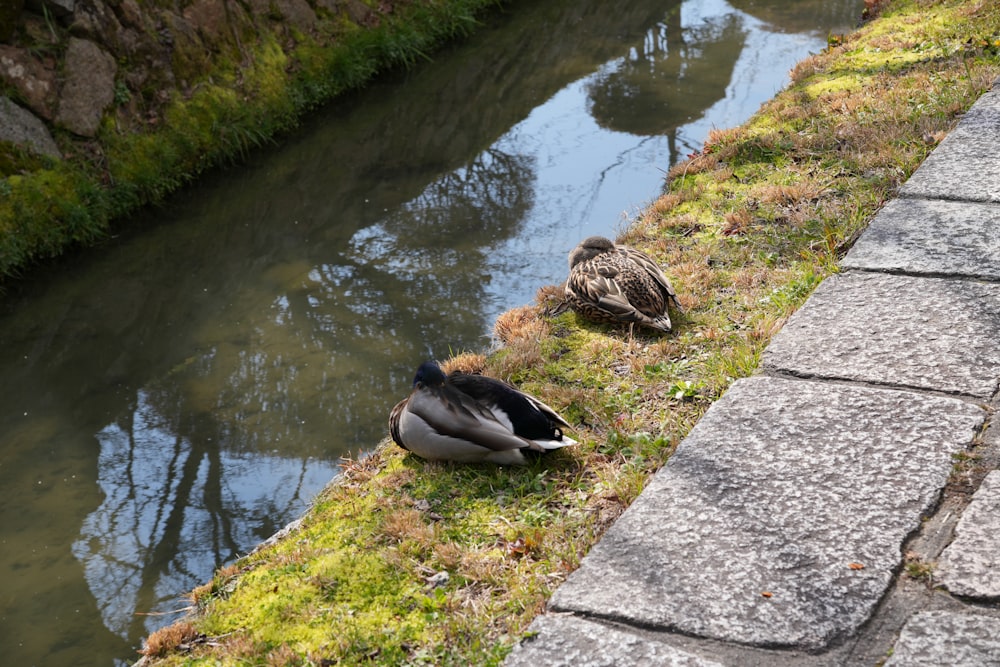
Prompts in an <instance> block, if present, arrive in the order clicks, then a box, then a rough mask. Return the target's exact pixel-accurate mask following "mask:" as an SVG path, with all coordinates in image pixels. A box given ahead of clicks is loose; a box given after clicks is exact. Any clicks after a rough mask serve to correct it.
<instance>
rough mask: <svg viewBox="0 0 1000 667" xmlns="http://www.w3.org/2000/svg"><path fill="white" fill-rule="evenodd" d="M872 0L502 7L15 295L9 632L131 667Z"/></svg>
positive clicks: (1, 333)
mask: <svg viewBox="0 0 1000 667" xmlns="http://www.w3.org/2000/svg"><path fill="white" fill-rule="evenodd" d="M860 10H861V0H730V1H729V2H725V1H724V0H687V1H685V2H680V1H679V0H658V1H651V0H622V1H621V2H614V3H609V2H602V1H601V0H572V1H570V0H550V1H549V2H545V3H530V2H527V1H525V0H521V1H517V2H512V3H509V4H507V5H506V6H505V9H504V10H503V11H502V12H500V13H498V14H497V15H495V16H493V17H492V18H491V19H490V20H489V21H488V23H487V25H486V26H485V27H484V28H483V29H482V30H481V31H480V32H478V33H477V34H476V35H475V36H474V37H472V38H471V39H470V40H469V41H468V43H465V44H461V45H456V46H454V47H452V48H450V49H448V50H446V51H445V52H443V53H440V54H437V55H435V57H434V59H433V61H431V62H427V63H422V64H420V65H419V66H417V67H414V68H412V69H410V70H409V71H406V72H398V73H395V74H392V75H389V76H386V77H384V78H382V79H380V80H379V81H378V82H376V83H374V84H373V85H371V86H370V87H368V88H367V89H366V90H364V91H362V92H360V93H357V94H354V95H351V96H349V98H348V99H345V100H342V101H339V102H337V103H335V104H332V105H330V106H329V107H327V108H325V109H324V110H322V111H320V112H319V113H316V114H315V115H314V116H313V117H311V118H310V119H309V120H308V122H307V123H306V124H305V126H304V127H302V128H301V130H300V131H299V132H297V133H296V134H295V135H293V136H290V137H285V138H283V139H282V140H281V142H280V145H275V146H270V147H267V148H266V149H264V150H259V151H256V152H254V153H253V154H252V155H250V156H249V158H248V161H247V163H246V164H241V165H239V166H235V167H232V168H230V169H228V170H225V171H222V172H220V173H214V174H211V175H209V176H207V177H205V178H204V179H202V180H201V181H200V182H199V183H198V184H197V185H195V186H193V187H190V188H187V189H185V190H184V191H183V192H180V193H178V194H176V195H175V196H174V197H172V198H171V199H170V200H168V201H167V202H165V203H164V204H163V205H162V206H160V207H158V208H156V209H150V210H145V211H142V212H140V213H138V214H136V216H135V219H134V220H132V221H131V222H129V223H128V224H127V225H125V226H124V229H125V230H126V231H124V232H122V233H121V234H120V235H118V236H116V237H114V238H111V239H109V240H108V241H106V242H105V243H104V244H103V245H102V246H100V247H98V248H96V249H91V250H88V251H86V252H83V253H80V254H78V255H76V256H74V257H71V258H68V259H66V260H65V261H61V262H60V263H59V265H58V267H57V268H54V269H53V268H51V267H47V268H45V269H44V270H40V271H36V272H34V273H33V274H31V275H30V276H29V277H28V279H27V280H25V281H24V282H23V283H21V284H18V285H13V286H11V288H10V290H9V291H8V293H7V294H6V295H4V296H3V297H2V298H0V368H2V369H3V382H2V384H0V438H2V446H0V526H2V529H0V531H2V532H0V571H2V572H3V576H2V577H0V647H2V650H3V660H2V661H3V662H4V663H5V664H11V665H21V666H28V665H39V666H42V665H44V666H52V665H55V666H61V665H73V666H75V667H80V666H84V665H101V666H104V667H107V666H109V665H126V664H130V663H131V662H132V661H133V660H135V659H136V658H137V653H136V650H137V649H138V648H139V647H140V644H141V640H142V638H143V637H144V636H145V635H147V634H148V633H149V632H151V631H153V630H155V629H157V628H158V627H161V626H163V625H165V624H167V623H169V622H171V621H172V620H174V619H176V618H177V613H176V612H177V611H178V610H180V609H183V608H184V607H185V606H186V604H187V603H186V601H185V599H184V595H185V593H186V592H187V591H189V590H190V589H191V588H193V587H195V586H197V585H199V584H201V583H203V582H205V581H207V580H208V579H209V578H210V577H211V574H212V572H213V570H214V569H215V568H216V567H218V566H220V565H222V564H225V563H227V562H231V561H233V560H234V559H236V558H237V557H238V556H240V555H241V554H245V553H246V552H247V551H248V550H250V549H251V548H252V547H253V546H254V545H255V544H257V543H258V542H259V541H261V540H263V539H265V538H267V537H268V536H269V535H271V534H272V533H273V532H274V531H275V530H277V529H278V528H280V527H281V526H282V525H284V524H285V523H287V522H288V521H290V520H292V519H294V518H296V517H297V516H299V515H300V514H301V513H302V512H303V511H304V510H305V509H306V508H307V506H308V504H309V502H310V499H311V498H312V497H313V496H314V495H315V494H316V493H317V492H318V491H319V490H320V489H321V488H322V487H323V486H324V485H325V484H326V483H327V482H328V481H329V480H330V479H331V478H333V477H334V476H335V475H336V474H337V471H338V466H339V464H340V462H341V460H342V458H341V457H357V456H361V455H363V454H364V452H366V451H368V450H370V449H371V448H372V447H373V446H374V445H375V444H376V443H377V442H378V441H379V440H380V439H381V438H383V437H384V436H385V435H386V433H387V427H386V419H387V416H388V412H389V409H390V408H391V406H392V405H393V404H394V403H395V402H396V401H397V400H399V399H400V398H402V397H403V396H404V395H406V393H407V392H408V390H409V385H410V382H411V378H412V375H413V372H414V369H415V368H416V366H417V364H418V363H419V362H420V361H421V360H424V359H427V358H438V359H441V358H445V357H447V356H448V355H450V354H451V353H454V352H459V351H463V350H482V349H484V348H486V347H487V346H489V345H490V343H491V341H490V331H491V328H492V323H493V320H494V318H495V317H496V315H497V314H499V313H500V312H502V311H504V310H506V309H508V308H511V307H514V306H519V305H523V304H527V303H530V302H532V300H533V297H534V294H535V292H536V290H537V289H538V287H540V286H542V285H548V284H556V283H559V282H561V281H562V280H563V278H564V277H565V271H566V259H565V258H566V254H567V252H568V251H569V250H570V249H571V248H572V247H573V246H574V245H575V244H576V243H577V242H578V241H579V240H580V239H581V238H583V237H585V236H588V235H591V234H604V235H607V236H612V237H613V236H614V235H615V234H616V233H617V232H618V231H620V230H621V229H622V228H623V227H624V226H625V225H626V224H627V222H628V220H629V219H630V217H631V216H633V215H634V214H635V213H636V212H637V211H638V210H639V208H640V207H641V206H643V204H645V203H646V202H649V201H650V200H652V199H653V198H655V197H656V196H657V194H658V193H659V192H660V191H661V188H662V186H663V177H664V173H665V172H666V170H667V169H668V168H669V167H670V166H671V165H672V164H674V163H675V162H677V161H678V160H679V159H681V158H683V157H684V156H685V155H686V154H688V153H691V152H694V151H696V150H698V149H699V148H700V147H701V144H702V142H703V140H704V138H705V136H706V134H707V133H708V131H709V130H710V129H712V128H726V127H731V126H734V125H737V124H739V123H741V122H742V121H744V120H745V119H746V118H748V117H749V116H750V115H751V114H752V113H753V112H754V111H755V110H756V109H757V108H758V107H759V106H760V104H761V103H762V102H764V101H765V100H767V99H768V98H770V97H771V96H773V94H774V93H775V92H776V91H777V90H779V89H780V88H781V87H783V86H784V85H785V84H786V82H787V72H788V70H789V69H790V68H791V67H792V66H793V65H794V64H795V63H796V62H798V61H799V60H801V59H802V58H804V57H806V56H807V55H809V54H810V53H815V52H818V51H819V50H821V49H822V48H823V47H824V46H825V44H826V37H827V34H828V33H830V32H835V33H838V32H846V31H848V30H850V29H851V28H852V27H853V25H854V23H855V21H856V18H857V17H858V16H859V15H860Z"/></svg>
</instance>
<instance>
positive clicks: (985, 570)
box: [935, 470, 1000, 600]
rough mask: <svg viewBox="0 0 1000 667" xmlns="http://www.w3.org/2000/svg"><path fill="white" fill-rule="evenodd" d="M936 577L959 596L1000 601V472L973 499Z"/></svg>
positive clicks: (948, 547) (947, 549)
mask: <svg viewBox="0 0 1000 667" xmlns="http://www.w3.org/2000/svg"><path fill="white" fill-rule="evenodd" d="M935 577H936V578H937V580H938V581H940V582H941V583H942V584H944V586H945V588H947V589H948V590H949V591H951V592H952V593H954V594H955V595H962V596H965V597H971V598H979V599H983V600H994V599H1000V471H996V470H995V471H993V472H991V473H990V474H989V475H987V476H986V479H984V480H983V483H982V484H981V485H980V487H979V489H977V490H976V493H975V494H974V495H973V496H972V502H971V503H969V506H968V507H967V508H966V509H965V511H964V512H963V513H962V518H961V519H960V520H959V522H958V526H957V527H956V528H955V539H954V540H952V542H951V544H949V545H948V546H947V547H946V548H945V550H944V552H943V553H942V554H941V558H940V559H939V560H938V568H937V571H936V572H935Z"/></svg>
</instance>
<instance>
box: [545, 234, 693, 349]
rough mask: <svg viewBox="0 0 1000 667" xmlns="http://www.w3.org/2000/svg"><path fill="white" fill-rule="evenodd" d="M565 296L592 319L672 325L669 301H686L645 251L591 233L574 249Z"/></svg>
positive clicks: (677, 304) (675, 303)
mask: <svg viewBox="0 0 1000 667" xmlns="http://www.w3.org/2000/svg"><path fill="white" fill-rule="evenodd" d="M565 293H566V301H567V302H568V303H569V305H570V306H571V307H572V308H573V310H575V311H577V312H578V313H580V314H581V315H583V316H584V317H586V318H587V319H591V320H595V321H597V322H610V323H613V324H620V323H623V322H627V323H635V324H640V325H642V326H645V327H649V328H651V329H656V330H657V331H670V329H671V324H670V316H669V314H668V313H667V306H668V305H671V306H673V307H674V308H676V309H677V310H678V311H679V312H683V311H682V310H681V304H680V302H678V301H677V294H676V293H675V292H674V288H673V287H671V286H670V281H669V280H668V279H667V277H666V276H665V275H664V274H663V271H662V270H661V269H660V267H659V266H658V265H657V264H656V262H654V261H653V259H652V258H651V257H649V256H648V255H646V254H645V253H643V252H641V251H639V250H636V249H634V248H629V247H627V246H621V245H615V244H614V243H612V242H611V241H610V240H608V239H606V238H604V237H603V236H591V237H590V238H587V239H584V240H583V241H581V242H580V245H578V246H577V247H576V248H574V249H573V251H572V252H571V253H570V254H569V279H568V280H567V281H566V289H565Z"/></svg>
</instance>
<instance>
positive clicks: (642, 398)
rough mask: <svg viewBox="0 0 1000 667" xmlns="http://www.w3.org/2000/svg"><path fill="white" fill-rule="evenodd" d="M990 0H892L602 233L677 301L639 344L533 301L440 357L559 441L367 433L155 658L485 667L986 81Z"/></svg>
mask: <svg viewBox="0 0 1000 667" xmlns="http://www.w3.org/2000/svg"><path fill="white" fill-rule="evenodd" d="M998 50H1000V6H997V3H994V2H990V1H986V0H964V1H959V0H944V1H940V2H937V1H931V0H896V1H892V2H889V3H887V4H886V5H885V7H884V8H883V11H882V14H881V16H879V17H878V18H876V19H875V20H873V21H872V22H870V23H868V24H867V25H865V26H864V27H863V28H861V29H860V30H858V31H857V32H855V33H853V34H850V35H847V36H843V37H839V38H836V39H831V45H830V48H828V49H827V50H826V51H825V52H823V53H822V54H819V55H817V56H814V57H812V58H810V59H808V60H806V61H804V62H802V63H800V64H799V65H798V66H797V67H796V68H795V70H794V71H793V74H792V78H793V83H792V85H791V86H790V87H789V88H788V89H787V90H785V91H784V92H782V93H780V94H779V95H777V96H776V97H775V98H774V99H773V100H772V101H771V102H769V103H768V104H766V105H764V106H763V107H762V109H761V111H760V112H759V113H758V114H757V115H755V116H754V118H752V119H751V120H750V121H749V122H747V123H746V124H745V125H743V126H741V127H739V128H733V129H727V130H720V131H715V132H713V133H712V134H711V135H710V136H709V137H708V138H707V140H706V142H705V146H704V148H703V150H702V151H700V152H699V153H698V154H696V155H693V156H691V157H690V158H689V159H688V160H686V161H685V162H683V163H681V164H679V165H677V166H676V167H674V168H672V169H671V170H670V172H669V174H668V179H669V189H668V192H667V193H666V194H665V195H663V196H662V197H661V198H660V199H659V200H658V201H657V202H655V203H654V204H653V205H652V206H650V207H649V208H648V209H647V210H646V211H644V212H643V213H642V214H641V215H640V216H639V217H638V219H636V220H635V221H634V223H633V224H632V225H631V226H630V228H629V229H628V230H627V232H626V233H625V234H624V236H623V238H622V239H621V240H623V241H625V242H628V243H631V244H633V245H636V246H637V247H640V248H642V249H644V250H647V251H649V252H650V253H652V254H653V255H655V256H657V257H658V258H660V259H661V260H663V261H664V262H665V263H666V264H667V265H668V266H669V271H668V272H669V274H670V276H671V277H672V279H673V280H674V285H675V287H676V288H677V291H678V294H679V295H680V298H681V301H682V303H683V304H684V306H685V308H686V311H687V314H686V315H685V316H683V317H680V318H678V322H677V323H676V325H677V326H676V333H675V334H673V335H669V336H663V337H651V336H647V335H646V334H644V333H639V332H630V331H628V330H627V329H621V328H614V327H605V326H599V325H592V324H589V323H586V322H584V321H582V320H580V319H579V318H578V317H577V316H575V315H573V314H571V313H564V314H561V315H558V316H552V315H549V314H547V313H548V312H549V309H550V308H551V307H552V306H554V305H555V303H556V302H557V300H558V298H557V293H558V291H557V290H555V289H554V288H552V287H542V289H540V290H539V298H538V303H537V304H533V305H526V306H524V307H522V308H519V309H516V310H513V311H510V312H508V313H505V314H504V315H503V316H501V317H500V318H499V319H498V321H497V323H496V331H497V334H498V337H499V338H501V339H502V340H503V341H504V343H505V345H504V346H503V347H502V348H501V349H499V350H497V351H495V352H492V353H490V354H489V355H481V354H478V353H475V352H470V353H467V354H462V355H458V356H456V357H455V358H453V359H451V360H448V364H447V365H448V366H451V367H462V368H465V369H473V370H482V371H483V372H485V373H488V374H490V375H494V376H497V377H503V378H507V379H510V380H511V381H513V382H515V383H516V384H518V385H520V386H521V387H523V388H525V389H527V390H529V391H531V392H533V393H535V394H537V395H538V396H540V397H541V398H542V399H543V400H544V401H545V402H546V403H548V404H549V405H552V406H553V407H555V408H556V409H558V410H559V411H560V412H561V413H562V414H563V415H564V416H565V417H567V419H568V420H569V421H570V422H571V423H572V424H573V425H574V427H575V430H574V432H573V433H572V435H573V436H574V437H575V438H577V439H578V440H580V441H581V444H580V445H579V446H577V447H575V448H571V449H568V450H561V451H559V452H557V453H555V454H553V455H551V456H549V457H547V458H545V459H542V460H540V461H536V462H533V463H532V464H530V465H528V466H525V467H523V468H518V469H508V468H497V467H494V466H486V465H484V466H469V465H445V464H433V463H425V462H423V461H421V460H419V459H417V458H415V457H413V456H410V455H407V454H406V453H405V452H403V451H402V450H400V449H399V448H397V447H396V446H395V445H393V444H391V443H383V444H382V445H381V446H380V447H379V448H378V449H377V451H376V452H375V453H374V454H373V455H372V456H370V457H368V458H365V459H364V460H360V461H355V462H351V463H349V464H348V465H347V466H346V470H345V472H344V474H343V476H342V477H341V478H340V479H338V480H337V482H336V483H334V484H332V485H331V486H330V487H328V488H327V489H326V490H325V491H324V493H322V494H321V496H320V497H319V498H318V499H317V501H316V503H315V505H314V506H313V507H312V508H311V510H310V511H309V512H308V514H307V515H306V516H305V517H304V518H303V519H302V520H301V522H299V523H298V524H297V525H296V526H294V527H292V528H291V529H290V530H288V531H287V533H286V534H284V535H283V536H281V537H280V539H276V540H274V541H273V542H271V543H269V544H267V545H264V546H262V547H261V548H260V549H258V550H257V551H255V552H254V553H253V554H251V555H249V556H247V557H245V558H243V559H241V560H240V561H238V562H236V563H234V564H232V565H230V566H228V567H225V568H223V569H222V570H220V571H219V572H218V573H217V574H216V576H215V577H214V578H213V580H212V581H211V582H208V583H206V584H205V585H204V586H202V587H200V588H199V589H197V590H195V591H193V592H192V612H191V614H190V615H189V617H188V618H186V619H184V620H182V621H179V622H177V623H175V624H174V625H172V626H170V627H168V628H166V629H164V630H162V631H159V632H157V633H155V634H154V635H152V636H151V637H149V639H148V643H147V649H146V654H147V658H146V660H147V663H148V664H153V665H179V664H226V665H244V664H246V665H257V664H260V665H265V664H266V665H322V664H379V665H408V664H434V665H495V664H498V663H500V662H501V661H502V660H503V658H504V656H505V655H506V654H507V652H508V651H509V650H510V647H511V646H512V645H513V644H514V643H516V641H517V640H518V638H519V637H520V636H521V634H522V633H523V632H524V629H525V628H526V626H527V625H528V623H530V621H531V619H532V618H533V617H534V616H535V615H537V614H538V613H539V612H541V611H542V609H543V608H544V605H545V601H546V600H547V599H548V596H549V595H550V594H551V592H552V591H553V590H554V589H555V587H557V586H558V585H559V583H560V582H561V581H563V580H564V579H565V577H566V576H567V575H568V573H570V572H571V571H572V570H573V569H574V568H576V567H577V565H578V564H579V562H580V559H581V558H582V557H583V556H584V554H585V553H586V552H587V550H588V549H589V548H590V546H591V545H592V544H593V543H594V542H595V541H596V540H597V539H598V538H599V537H600V535H601V534H602V533H603V531H604V530H605V529H606V528H607V526H608V525H609V524H610V523H611V522H612V521H613V520H614V519H615V518H617V516H618V515H619V514H620V513H621V512H622V511H623V509H624V508H625V507H627V506H628V504H629V503H630V502H631V501H632V500H634V499H635V497H636V496H637V495H638V494H639V493H640V491H641V490H642V487H643V485H644V484H645V482H646V480H647V479H648V478H649V476H650V475H651V474H652V473H653V472H655V471H656V470H657V469H658V468H659V467H660V466H661V465H663V463H664V462H665V461H666V460H667V458H668V457H669V456H670V453H671V452H672V451H673V449H674V447H675V446H676V445H677V444H678V442H679V441H680V440H681V439H682V438H683V437H684V436H685V435H686V433H687V432H688V431H689V430H690V428H691V427H692V426H693V425H694V423H696V421H697V420H698V418H699V417H700V416H701V415H702V414H703V413H704V411H705V409H706V408H707V407H708V405H710V404H711V402H712V401H713V400H715V399H717V398H718V397H719V396H720V395H721V394H722V393H723V392H724V391H725V390H726V388H727V387H728V386H729V385H730V384H731V383H732V382H733V380H734V379H736V378H739V377H745V376H747V375H749V374H751V373H752V372H753V371H754V369H755V368H756V366H757V362H758V358H759V355H760V353H761V351H762V350H763V348H764V347H765V346H766V345H767V343H768V341H769V340H770V338H771V337H772V336H773V334H774V333H775V332H776V331H777V330H778V329H780V327H781V326H782V324H783V322H784V321H785V320H786V318H787V317H788V316H789V315H790V314H791V313H792V312H793V311H794V310H795V309H796V308H797V307H798V306H799V305H800V304H801V303H802V302H803V301H804V300H805V298H806V297H807V296H808V295H809V293H810V292H811V291H812V289H813V288H814V287H815V286H816V285H817V284H818V283H819V282H820V281H821V280H822V279H823V278H824V277H825V276H827V275H829V274H831V273H833V272H835V271H836V270H837V269H836V265H837V261H838V259H839V258H840V257H841V256H842V255H843V253H844V252H845V251H846V250H847V249H848V248H849V247H850V245H851V243H852V242H853V241H854V239H855V238H856V236H857V235H858V233H860V231H861V230H862V229H863V228H864V226H865V225H866V223H867V222H868V221H869V220H870V219H871V217H872V216H873V215H874V214H875V212H876V211H877V210H878V209H879V208H880V207H881V206H882V205H883V204H884V203H885V202H886V201H887V200H888V199H889V198H891V197H892V196H893V195H894V194H895V192H896V191H897V189H898V187H899V186H900V185H901V184H902V183H903V182H904V181H905V180H906V178H907V177H908V176H909V175H910V174H911V173H912V172H913V170H914V169H915V168H916V167H917V166H918V165H919V164H920V162H921V161H922V160H923V159H924V158H925V157H926V156H927V155H928V154H929V152H930V151H931V150H933V148H934V146H935V145H936V143H937V142H938V141H940V140H941V138H943V137H944V136H945V135H946V134H947V132H948V131H949V130H950V129H951V128H952V127H953V126H954V124H955V122H956V120H957V118H958V117H959V116H960V115H961V114H962V112H963V111H965V110H966V109H968V108H969V107H970V106H971V105H972V103H973V102H975V100H976V99H978V97H979V96H980V95H981V94H982V93H983V92H984V91H985V90H987V89H988V88H989V86H990V85H991V83H992V82H993V80H994V79H995V78H996V77H997V76H998V75H1000V59H998V57H997V53H998Z"/></svg>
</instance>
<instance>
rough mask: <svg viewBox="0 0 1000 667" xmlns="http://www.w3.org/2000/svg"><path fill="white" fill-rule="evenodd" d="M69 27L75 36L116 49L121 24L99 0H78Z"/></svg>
mask: <svg viewBox="0 0 1000 667" xmlns="http://www.w3.org/2000/svg"><path fill="white" fill-rule="evenodd" d="M69 29H70V32H71V33H72V34H73V35H75V36H77V37H80V38H83V39H89V40H91V41H93V42H97V43H98V44H103V45H104V46H105V47H106V48H108V49H111V50H112V51H117V50H118V42H119V34H120V33H121V31H122V25H121V23H119V22H118V17H116V16H115V14H114V12H112V11H111V10H110V9H109V8H108V7H107V6H106V5H105V4H104V3H103V2H100V0H80V1H79V2H78V3H77V5H76V11H75V12H74V13H73V22H72V23H71V24H70V27H69Z"/></svg>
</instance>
